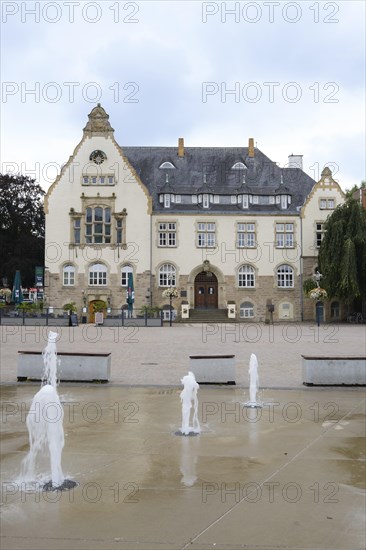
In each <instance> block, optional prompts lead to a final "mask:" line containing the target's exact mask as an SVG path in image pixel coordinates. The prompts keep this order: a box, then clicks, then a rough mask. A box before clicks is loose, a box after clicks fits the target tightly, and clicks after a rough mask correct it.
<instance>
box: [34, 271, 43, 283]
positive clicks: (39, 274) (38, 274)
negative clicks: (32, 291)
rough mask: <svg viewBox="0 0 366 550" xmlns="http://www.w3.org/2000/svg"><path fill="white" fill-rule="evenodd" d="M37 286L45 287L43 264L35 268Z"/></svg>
mask: <svg viewBox="0 0 366 550" xmlns="http://www.w3.org/2000/svg"><path fill="white" fill-rule="evenodd" d="M35 286H36V287H43V267H41V266H37V267H36V268H35Z"/></svg>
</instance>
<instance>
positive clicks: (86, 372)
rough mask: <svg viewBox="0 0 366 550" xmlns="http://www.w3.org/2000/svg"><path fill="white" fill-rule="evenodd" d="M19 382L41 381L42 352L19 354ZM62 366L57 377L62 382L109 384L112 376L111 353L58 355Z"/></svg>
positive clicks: (62, 353)
mask: <svg viewBox="0 0 366 550" xmlns="http://www.w3.org/2000/svg"><path fill="white" fill-rule="evenodd" d="M18 353H19V355H18V373H17V374H18V382H22V381H25V380H28V379H29V380H41V378H42V373H43V357H42V353H41V352H34V351H19V352H18ZM57 359H58V360H60V365H59V367H58V368H57V376H58V377H59V378H60V380H62V381H73V382H74V381H78V382H79V381H81V382H86V381H94V380H98V381H101V382H108V380H109V379H110V375H111V354H110V353H67V352H60V353H58V354H57Z"/></svg>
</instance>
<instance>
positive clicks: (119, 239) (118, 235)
mask: <svg viewBox="0 0 366 550" xmlns="http://www.w3.org/2000/svg"><path fill="white" fill-rule="evenodd" d="M122 225H123V221H122V220H116V243H117V244H122Z"/></svg>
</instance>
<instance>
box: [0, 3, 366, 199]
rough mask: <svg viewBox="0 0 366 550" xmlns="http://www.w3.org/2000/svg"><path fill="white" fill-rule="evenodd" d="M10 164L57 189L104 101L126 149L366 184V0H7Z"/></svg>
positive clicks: (6, 155) (6, 154)
mask: <svg viewBox="0 0 366 550" xmlns="http://www.w3.org/2000/svg"><path fill="white" fill-rule="evenodd" d="M1 10H2V13H1V24H2V44H1V45H2V65H1V67H2V68H1V80H2V97H1V111H2V112H1V114H2V123H1V144H2V145H1V168H2V172H5V171H10V172H21V173H23V174H28V175H31V176H32V177H36V179H37V181H39V182H40V183H41V185H42V186H43V187H44V189H47V188H48V187H49V185H50V184H51V183H52V181H53V179H54V178H55V176H56V174H57V169H58V170H59V168H60V166H61V165H62V164H63V163H65V162H66V161H67V160H68V158H69V156H70V155H71V154H72V152H73V150H74V148H75V146H76V145H77V143H78V142H79V141H80V139H81V138H82V128H83V127H84V126H85V124H86V122H87V120H88V117H87V115H88V113H89V112H90V111H91V109H92V108H93V107H94V106H95V105H96V103H98V102H100V103H101V104H102V105H103V107H104V108H105V109H106V111H107V112H108V113H109V115H110V122H111V124H112V126H113V128H114V129H115V137H116V139H117V142H118V143H119V144H120V145H121V146H123V145H166V146H172V145H176V144H177V141H178V138H179V137H184V138H185V144H186V146H241V145H242V146H247V145H248V138H249V137H253V138H254V140H255V142H256V145H257V147H258V148H259V149H260V150H261V151H262V152H263V153H265V154H266V155H267V156H268V157H269V158H270V159H272V160H273V161H276V162H278V163H279V165H281V166H285V165H286V163H287V162H288V158H287V157H288V155H290V154H292V153H293V154H302V155H304V170H305V171H306V172H307V173H308V174H309V175H310V176H311V177H313V178H314V179H316V180H318V179H319V178H320V172H321V170H322V169H323V167H324V166H325V165H329V166H330V167H331V168H332V169H333V175H334V177H335V179H337V180H338V181H339V183H340V185H341V186H342V188H343V189H347V188H350V187H352V186H353V185H354V184H359V183H360V182H361V180H362V179H365V95H364V88H365V70H364V64H365V47H364V43H365V2H363V1H361V0H360V1H350V0H347V1H337V2H315V1H310V2H308V1H300V2H278V1H274V2H271V1H268V2H266V1H264V2H261V1H257V2H221V1H220V2H200V1H185V0H182V1H178V2H171V1H160V2H159V1H155V0H152V1H144V2H141V1H137V2H117V1H114V2H109V1H103V2H84V1H82V0H79V1H75V2H74V1H59V2H51V1H50V2H48V1H47V2H6V1H3V2H1Z"/></svg>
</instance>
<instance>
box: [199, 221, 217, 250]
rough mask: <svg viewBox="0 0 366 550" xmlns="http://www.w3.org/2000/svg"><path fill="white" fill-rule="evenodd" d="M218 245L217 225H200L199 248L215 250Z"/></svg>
mask: <svg viewBox="0 0 366 550" xmlns="http://www.w3.org/2000/svg"><path fill="white" fill-rule="evenodd" d="M215 245H216V224H215V223H199V224H198V231H197V246H199V247H200V248H202V247H205V248H206V247H207V248H214V247H215Z"/></svg>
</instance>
